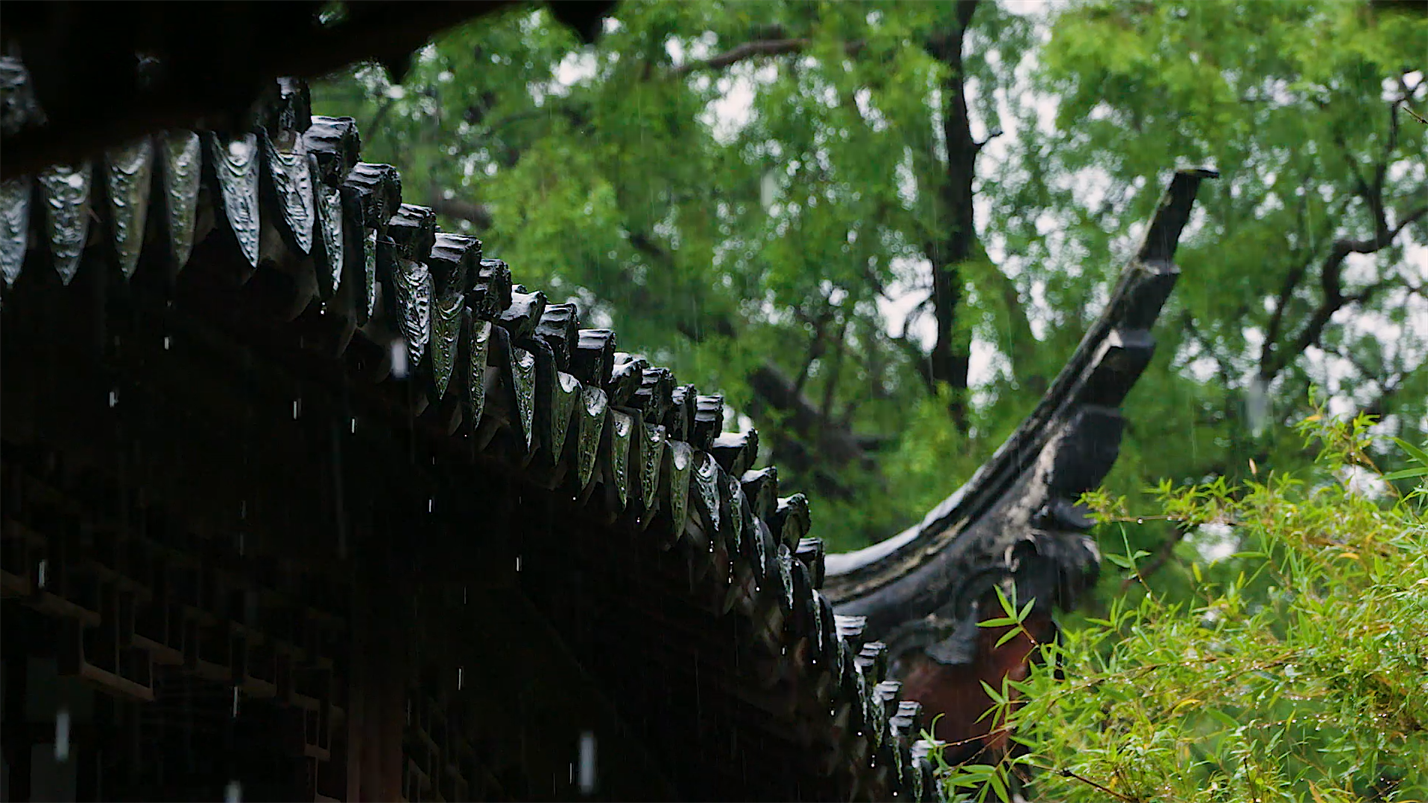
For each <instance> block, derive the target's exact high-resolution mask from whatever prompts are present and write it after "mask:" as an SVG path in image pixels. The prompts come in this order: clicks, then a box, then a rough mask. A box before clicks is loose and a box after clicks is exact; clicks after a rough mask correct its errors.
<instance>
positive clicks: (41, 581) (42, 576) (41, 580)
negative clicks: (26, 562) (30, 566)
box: [35, 558, 50, 588]
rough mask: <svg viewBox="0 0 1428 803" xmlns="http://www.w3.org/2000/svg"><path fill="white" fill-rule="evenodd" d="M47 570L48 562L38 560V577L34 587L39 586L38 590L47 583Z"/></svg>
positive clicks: (41, 559)
mask: <svg viewBox="0 0 1428 803" xmlns="http://www.w3.org/2000/svg"><path fill="white" fill-rule="evenodd" d="M49 568H50V562H49V561H47V560H45V559H44V558H40V566H39V577H38V579H36V580H35V585H37V586H39V587H40V588H44V587H45V585H46V584H47V583H48V582H49V577H48V576H47V575H48V569H49Z"/></svg>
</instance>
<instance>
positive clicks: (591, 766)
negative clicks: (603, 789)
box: [580, 731, 595, 795]
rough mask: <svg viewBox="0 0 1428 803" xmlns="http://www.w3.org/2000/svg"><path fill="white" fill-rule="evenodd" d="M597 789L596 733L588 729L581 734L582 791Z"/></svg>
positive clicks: (589, 791) (591, 791)
mask: <svg viewBox="0 0 1428 803" xmlns="http://www.w3.org/2000/svg"><path fill="white" fill-rule="evenodd" d="M594 791H595V734H593V733H591V732H590V731H586V732H584V733H582V734H580V793H581V794H584V795H588V794H592V793H593V792H594Z"/></svg>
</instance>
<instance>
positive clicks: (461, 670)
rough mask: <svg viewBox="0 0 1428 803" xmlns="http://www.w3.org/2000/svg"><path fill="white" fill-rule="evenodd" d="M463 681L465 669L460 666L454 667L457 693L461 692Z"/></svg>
mask: <svg viewBox="0 0 1428 803" xmlns="http://www.w3.org/2000/svg"><path fill="white" fill-rule="evenodd" d="M465 679H466V668H465V667H461V666H458V667H456V690H457V691H461V684H462V681H464V680H465Z"/></svg>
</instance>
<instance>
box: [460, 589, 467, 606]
mask: <svg viewBox="0 0 1428 803" xmlns="http://www.w3.org/2000/svg"><path fill="white" fill-rule="evenodd" d="M461 604H462V605H465V604H466V586H462V587H461Z"/></svg>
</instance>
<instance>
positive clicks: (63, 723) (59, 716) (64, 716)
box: [55, 708, 69, 761]
mask: <svg viewBox="0 0 1428 803" xmlns="http://www.w3.org/2000/svg"><path fill="white" fill-rule="evenodd" d="M68 760H69V709H67V708H61V709H60V710H59V711H57V712H56V713H55V761H68Z"/></svg>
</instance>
